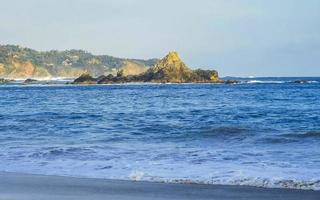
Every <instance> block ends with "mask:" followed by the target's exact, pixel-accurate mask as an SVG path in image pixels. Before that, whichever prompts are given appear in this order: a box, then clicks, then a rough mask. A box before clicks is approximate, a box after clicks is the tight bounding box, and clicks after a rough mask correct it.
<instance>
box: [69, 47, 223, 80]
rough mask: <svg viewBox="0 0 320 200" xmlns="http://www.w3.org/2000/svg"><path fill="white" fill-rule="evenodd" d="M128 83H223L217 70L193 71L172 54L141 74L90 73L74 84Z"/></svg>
mask: <svg viewBox="0 0 320 200" xmlns="http://www.w3.org/2000/svg"><path fill="white" fill-rule="evenodd" d="M128 82H153V83H222V82H223V81H222V80H220V79H219V76H218V72H217V71H215V70H202V69H197V70H192V69H190V68H189V67H188V66H187V65H186V64H185V63H184V62H183V61H182V60H181V59H180V56H179V55H178V53H177V52H170V53H169V54H168V55H166V56H165V57H164V58H163V59H161V60H159V61H158V62H157V63H156V64H155V65H154V66H152V67H150V68H149V69H147V70H146V71H145V72H142V73H140V74H134V75H132V74H125V72H124V70H123V69H120V70H119V71H118V72H117V74H116V75H112V74H109V75H107V76H104V75H102V76H100V77H97V78H93V77H92V76H91V75H90V74H89V73H88V72H87V73H84V74H82V75H81V76H80V77H79V78H77V79H75V80H74V82H73V84H110V83H128Z"/></svg>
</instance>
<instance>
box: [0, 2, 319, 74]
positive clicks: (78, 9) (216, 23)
mask: <svg viewBox="0 0 320 200" xmlns="http://www.w3.org/2000/svg"><path fill="white" fill-rule="evenodd" d="M0 5H1V6H0V44H16V45H20V46H23V47H29V48H33V49H36V50H51V49H56V50H65V49H84V50H87V51H89V52H92V53H93V54H99V55H101V54H107V55H112V56H115V57H124V58H142V59H147V58H161V57H163V56H165V55H166V54H167V53H168V52H169V51H173V50H174V51H177V52H178V53H179V54H180V56H181V58H182V59H183V60H184V62H185V63H186V64H187V65H188V66H190V67H192V68H204V69H216V70H218V71H219V73H220V75H221V76H320V1H319V0H158V1H155V0H25V1H22V0H10V1H8V0H0Z"/></svg>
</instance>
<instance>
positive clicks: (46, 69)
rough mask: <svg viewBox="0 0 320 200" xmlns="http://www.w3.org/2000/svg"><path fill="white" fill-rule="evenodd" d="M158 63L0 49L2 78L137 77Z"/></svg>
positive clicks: (80, 52)
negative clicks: (121, 71) (123, 73)
mask: <svg viewBox="0 0 320 200" xmlns="http://www.w3.org/2000/svg"><path fill="white" fill-rule="evenodd" d="M157 61H158V60H157V59H150V60H139V59H123V58H116V57H112V56H108V55H98V56H96V55H92V54H91V53H89V52H86V51H83V50H67V51H56V50H52V51H44V52H41V51H35V50H33V49H29V48H22V47H20V46H16V45H0V77H2V78H48V77H49V78H50V77H78V76H80V75H81V74H83V73H85V72H87V73H89V74H90V75H92V76H94V77H97V76H100V75H107V74H114V75H115V74H116V73H117V71H118V70H119V69H121V68H125V70H126V71H127V72H128V73H133V74H135V73H137V72H139V73H140V72H142V71H145V70H146V69H148V68H149V67H150V66H153V65H154V64H155V63H156V62H157Z"/></svg>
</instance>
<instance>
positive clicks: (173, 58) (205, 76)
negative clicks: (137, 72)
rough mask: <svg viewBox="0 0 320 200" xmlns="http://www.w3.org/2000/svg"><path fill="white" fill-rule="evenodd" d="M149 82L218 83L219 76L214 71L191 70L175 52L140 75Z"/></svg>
mask: <svg viewBox="0 0 320 200" xmlns="http://www.w3.org/2000/svg"><path fill="white" fill-rule="evenodd" d="M142 77H143V79H144V80H145V81H150V82H172V83H188V82H218V81H219V76H218V73H217V71H215V70H201V69H198V70H191V69H190V68H189V67H188V66H187V65H186V64H185V63H184V62H183V61H182V60H181V58H180V56H179V54H178V53H177V52H174V51H173V52H169V54H168V55H166V56H165V57H164V58H163V59H161V60H160V61H159V62H158V63H157V64H156V65H155V66H154V67H152V68H150V69H149V70H148V71H147V72H146V73H144V74H143V75H142Z"/></svg>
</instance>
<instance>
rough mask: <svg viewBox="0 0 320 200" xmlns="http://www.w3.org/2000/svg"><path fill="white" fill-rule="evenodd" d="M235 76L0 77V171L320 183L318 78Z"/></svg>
mask: <svg viewBox="0 0 320 200" xmlns="http://www.w3.org/2000/svg"><path fill="white" fill-rule="evenodd" d="M300 79H301V80H302V79H303V80H307V82H305V83H304V84H298V83H292V80H300ZM240 80H241V81H242V82H241V83H239V84H117V85H89V86H83V85H80V86H78V85H65V84H62V83H55V84H47V83H46V84H30V85H23V84H21V83H14V84H8V85H1V86H0V171H6V172H22V173H33V174H46V175H63V176H73V177H94V178H107V179H123V180H137V181H139V180H144V181H160V182H170V183H204V184H228V185H252V186H259V187H260V186H261V187H279V188H301V189H314V190H320V78H299V77H297V78H281V77H280V78H279V77H278V78H273V77H269V78H242V79H240Z"/></svg>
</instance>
